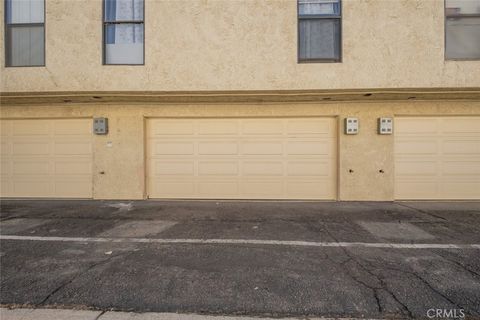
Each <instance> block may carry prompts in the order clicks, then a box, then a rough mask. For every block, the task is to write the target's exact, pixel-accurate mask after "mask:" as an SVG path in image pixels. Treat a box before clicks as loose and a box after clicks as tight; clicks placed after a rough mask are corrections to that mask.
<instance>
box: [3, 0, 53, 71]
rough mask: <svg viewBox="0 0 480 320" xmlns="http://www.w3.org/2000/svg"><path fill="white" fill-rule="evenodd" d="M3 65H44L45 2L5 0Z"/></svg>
mask: <svg viewBox="0 0 480 320" xmlns="http://www.w3.org/2000/svg"><path fill="white" fill-rule="evenodd" d="M5 65H6V66H7V67H31V66H44V65H45V1H44V0H6V1H5Z"/></svg>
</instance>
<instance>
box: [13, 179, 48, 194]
mask: <svg viewBox="0 0 480 320" xmlns="http://www.w3.org/2000/svg"><path fill="white" fill-rule="evenodd" d="M34 178H35V177H33V179H29V180H28V181H21V180H20V179H17V180H16V181H14V182H13V195H11V196H13V197H15V196H20V195H21V196H22V197H43V196H45V194H54V185H53V182H52V181H50V180H43V181H42V180H40V181H36V180H34ZM7 196H8V195H7Z"/></svg>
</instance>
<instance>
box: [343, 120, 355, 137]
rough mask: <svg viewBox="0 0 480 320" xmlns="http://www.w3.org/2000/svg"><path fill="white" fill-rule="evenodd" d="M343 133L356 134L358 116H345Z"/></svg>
mask: <svg viewBox="0 0 480 320" xmlns="http://www.w3.org/2000/svg"><path fill="white" fill-rule="evenodd" d="M344 127H345V134H358V118H345V126H344Z"/></svg>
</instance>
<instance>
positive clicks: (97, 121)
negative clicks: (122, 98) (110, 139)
mask: <svg viewBox="0 0 480 320" xmlns="http://www.w3.org/2000/svg"><path fill="white" fill-rule="evenodd" d="M93 133H95V134H107V133H108V118H94V119H93Z"/></svg>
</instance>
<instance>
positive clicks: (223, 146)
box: [198, 141, 238, 155]
mask: <svg viewBox="0 0 480 320" xmlns="http://www.w3.org/2000/svg"><path fill="white" fill-rule="evenodd" d="M198 153H199V154H200V155H236V154H238V143H237V142H236V141H213V142H203V141H202V142H199V143H198Z"/></svg>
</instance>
